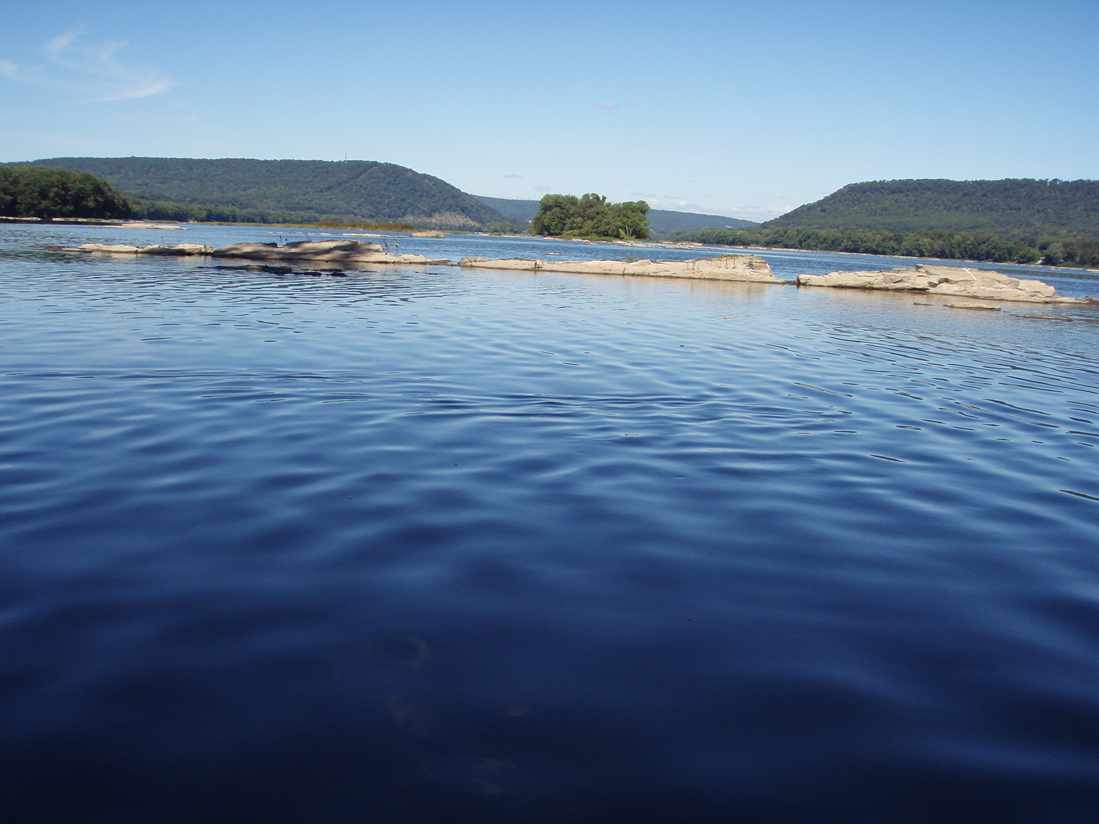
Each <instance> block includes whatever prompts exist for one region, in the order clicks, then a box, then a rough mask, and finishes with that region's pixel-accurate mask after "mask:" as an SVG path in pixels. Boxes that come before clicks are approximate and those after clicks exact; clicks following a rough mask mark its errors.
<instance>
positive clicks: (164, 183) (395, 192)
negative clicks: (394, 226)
mask: <svg viewBox="0 0 1099 824" xmlns="http://www.w3.org/2000/svg"><path fill="white" fill-rule="evenodd" d="M35 163H36V164H38V165H41V166H49V167H54V168H63V169H72V170H76V171H82V172H88V173H91V174H94V175H97V176H98V177H101V178H103V179H104V180H106V181H107V182H108V183H110V184H112V185H113V186H115V187H117V188H118V189H121V190H122V191H124V192H126V193H127V194H129V195H131V196H132V198H133V200H134V206H135V212H136V213H137V215H139V216H141V217H147V218H156V219H173V220H212V221H228V222H232V221H247V222H258V223H313V222H317V221H321V220H324V221H339V222H347V223H354V222H360V223H361V222H371V221H373V222H388V223H394V222H395V223H408V224H416V225H430V226H445V227H465V228H477V227H480V226H482V225H485V224H488V223H493V222H499V221H500V220H501V217H500V215H498V214H497V213H496V212H494V211H493V210H492V209H490V208H489V207H488V206H486V205H484V204H483V203H481V202H480V201H479V200H477V199H476V198H474V197H473V196H472V195H467V194H466V193H465V192H463V191H461V190H459V189H456V188H455V187H453V186H451V185H450V184H449V183H446V182H445V181H442V180H440V179H438V178H436V177H431V176H430V175H424V174H419V173H418V172H414V171H412V170H411V169H407V168H405V167H403V166H396V165H394V164H392V163H374V162H368V161H357V160H352V161H344V162H328V161H322V160H246V159H235V158H230V159H220V160H197V159H190V158H155V157H123V158H54V159H51V160H39V161H35Z"/></svg>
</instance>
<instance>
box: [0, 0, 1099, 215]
mask: <svg viewBox="0 0 1099 824" xmlns="http://www.w3.org/2000/svg"><path fill="white" fill-rule="evenodd" d="M0 25H2V29H0V112H2V113H3V121H4V122H3V125H2V128H0V160H27V159H33V158H38V157H51V156H58V155H95V156H119V155H166V156H183V157H263V158H279V157H284V158H291V157H293V158H320V159H329V160H338V159H342V158H343V157H344V154H345V153H346V154H347V155H348V156H349V157H351V158H353V159H364V160H385V161H390V162H393V163H400V164H403V165H406V166H410V167H412V168H414V169H416V170H418V171H423V172H427V173H430V174H434V175H438V176H439V177H442V178H443V179H445V180H448V181H450V182H452V183H454V184H455V185H457V186H459V187H461V188H463V189H465V190H466V191H471V192H475V193H477V194H488V195H496V196H501V197H527V198H537V197H540V196H541V194H543V193H545V192H547V191H555V192H559V191H560V192H576V193H580V192H584V191H598V192H603V193H605V194H607V195H608V196H609V197H611V198H612V199H615V200H618V199H635V198H641V197H643V198H645V199H647V200H649V201H650V203H652V205H654V206H656V207H660V208H673V209H675V208H679V209H691V210H697V211H709V212H715V213H723V214H733V215H740V216H744V217H748V218H765V217H768V216H771V215H773V214H777V213H779V212H782V211H785V210H787V209H789V208H792V207H794V206H796V205H799V204H801V203H804V202H807V201H810V200H815V199H817V198H819V197H821V196H823V195H825V194H827V193H828V192H830V191H833V190H834V189H836V188H838V187H840V186H842V185H844V184H846V183H850V182H853V181H856V180H875V179H883V178H899V177H949V178H1001V177H1059V178H1065V179H1072V178H1082V177H1087V178H1095V177H1099V105H1097V100H1099V88H1097V86H1099V2H1096V1H1095V0H1088V2H1057V1H1056V0H1053V1H1052V2H1045V3H1039V2H996V3H994V2H979V0H976V1H974V2H965V3H962V2H955V3H937V2H919V3H892V4H886V3H869V2H865V3H864V2H858V0H853V1H852V2H845V3H831V2H805V3H802V2H790V3H777V2H772V3H762V2H754V3H738V2H691V1H690V0H681V2H678V3H669V2H660V3H646V2H643V1H642V2H632V3H625V2H617V1H616V0H604V2H598V1H597V0H589V2H586V3H574V2H569V1H568V0H560V1H559V2H553V3H532V2H507V3H504V2H476V0H468V2H464V3H437V2H418V1H417V0H403V1H402V2H387V3H379V4H374V3H371V2H362V1H361V0H360V1H359V2H354V3H324V2H312V3H301V2H293V3H291V2H278V1H277V0H272V1H271V2H267V3H263V4H247V3H233V2H228V0H222V1H221V2H217V3H207V2H191V3H188V2H176V3H171V4H168V3H165V4H160V3H127V2H123V0H116V1H115V2H110V3H105V2H88V0H85V2H81V3H68V2H51V3H15V4H11V6H9V7H7V8H6V9H5V11H4V14H3V20H2V23H0Z"/></svg>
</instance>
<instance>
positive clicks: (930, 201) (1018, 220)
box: [765, 179, 1099, 239]
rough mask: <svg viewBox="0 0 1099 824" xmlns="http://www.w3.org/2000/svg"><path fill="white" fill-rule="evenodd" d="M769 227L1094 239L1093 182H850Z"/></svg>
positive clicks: (1097, 208)
mask: <svg viewBox="0 0 1099 824" xmlns="http://www.w3.org/2000/svg"><path fill="white" fill-rule="evenodd" d="M765 225H766V226H768V227H773V228H780V227H781V228H790V227H799V228H810V229H889V230H892V231H901V232H919V231H939V232H988V233H994V234H1007V235H1012V236H1015V237H1020V238H1024V239H1027V238H1029V239H1037V238H1038V237H1040V236H1042V235H1061V236H1070V235H1071V236H1079V235H1083V236H1088V237H1091V238H1099V181H1096V180H1067V181H1066V180H1022V179H1020V180H965V181H962V180H883V181H875V182H870V183H852V184H851V185H849V186H844V187H843V188H842V189H840V190H839V191H837V192H834V193H833V194H830V195H828V197H826V198H823V199H822V200H818V201H816V202H815V203H809V204H806V205H805V206H801V207H799V208H797V209H794V210H793V211H792V212H788V213H787V214H785V215H783V216H782V217H779V218H776V219H774V220H772V221H770V222H768V223H767V224H765Z"/></svg>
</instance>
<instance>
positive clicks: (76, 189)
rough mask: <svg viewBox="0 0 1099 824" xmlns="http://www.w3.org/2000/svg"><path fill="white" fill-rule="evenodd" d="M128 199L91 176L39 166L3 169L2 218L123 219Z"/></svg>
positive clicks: (0, 180) (127, 212)
mask: <svg viewBox="0 0 1099 824" xmlns="http://www.w3.org/2000/svg"><path fill="white" fill-rule="evenodd" d="M132 211H133V210H132V207H131V205H130V202H129V200H127V198H126V197H125V196H124V195H123V194H121V193H120V192H118V191H116V190H115V189H114V188H113V187H111V186H110V185H109V184H107V183H104V182H103V181H102V180H99V179H98V178H96V177H93V176H92V175H90V174H84V173H83V172H71V171H65V170H62V169H47V168H42V167H37V166H0V216H3V217H32V218H41V219H43V220H53V219H56V218H100V219H110V218H124V217H129V216H130V215H131V214H132Z"/></svg>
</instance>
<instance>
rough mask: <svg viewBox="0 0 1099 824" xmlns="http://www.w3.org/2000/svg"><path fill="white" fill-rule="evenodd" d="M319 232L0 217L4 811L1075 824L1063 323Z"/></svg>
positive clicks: (1085, 325) (1098, 547)
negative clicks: (289, 250)
mask: <svg viewBox="0 0 1099 824" xmlns="http://www.w3.org/2000/svg"><path fill="white" fill-rule="evenodd" d="M340 234H341V233H339V232H333V233H331V234H330V235H326V234H325V233H321V232H304V231H300V230H289V229H277V228H270V229H262V228H257V227H208V226H204V227H198V226H189V227H187V228H185V229H183V230H179V231H175V232H167V231H165V232H159V231H149V230H145V231H140V230H123V229H116V228H102V227H98V228H93V227H89V228H80V227H72V226H53V227H50V226H0V295H2V296H3V297H2V300H0V650H2V655H0V800H2V803H3V808H4V809H5V810H6V811H7V813H6V814H7V815H10V816H12V818H11V820H13V821H15V820H19V821H46V820H75V821H96V822H99V821H102V822H130V821H134V822H138V821H140V822H151V821H189V822H196V821H214V820H255V821H368V820H402V821H407V820H416V819H424V820H438V819H440V818H443V817H444V816H446V817H453V818H455V819H456V820H465V819H466V818H468V819H469V820H481V821H484V820H546V821H562V820H591V819H598V818H609V817H611V816H612V815H617V816H629V818H627V819H625V820H629V819H630V818H632V819H633V820H653V821H656V820H660V821H665V820H681V821H687V820H710V819H712V820H722V821H729V820H745V821H749V820H750V821H761V820H769V821H770V820H773V821H833V820H834V821H847V822H854V821H874V822H879V821H881V822H885V821H889V822H906V821H914V822H915V821H921V822H922V821H929V820H942V819H946V820H954V819H965V820H969V821H979V820H995V821H1020V822H1022V821H1026V822H1036V821H1043V822H1045V821H1051V822H1062V821H1065V822H1076V821H1081V822H1083V821H1094V820H1097V817H1099V816H1097V815H1096V812H1097V811H1099V311H1097V310H1096V309H1095V308H1094V307H1089V306H1058V307H1045V306H1032V305H1026V304H1020V305H1016V306H1008V307H1006V308H1005V309H1004V311H1000V312H974V311H962V310H957V309H950V308H946V307H945V306H944V305H942V304H936V305H924V303H926V301H924V300H921V299H920V298H918V297H915V296H912V295H891V294H873V293H859V292H850V291H834V290H809V289H803V290H799V289H795V288H792V287H773V286H745V285H736V284H725V283H720V282H707V281H677V280H661V279H653V278H622V277H605V276H604V277H599V276H583V275H563V274H562V275H556V274H550V273H541V274H538V275H533V274H531V273H523V272H501V271H486V270H474V269H457V268H451V267H433V266H428V267H393V268H388V269H378V270H375V271H362V272H347V273H344V274H345V276H343V277H334V276H331V275H330V274H318V273H316V272H308V271H300V272H290V273H280V272H271V271H256V270H251V269H246V268H240V267H238V266H230V265H226V264H224V263H223V264H221V265H216V264H215V262H214V261H212V260H210V259H148V258H107V257H82V256H72V255H64V254H58V253H55V252H50V251H49V250H48V247H49V246H50V245H52V244H67V243H77V242H85V241H90V240H95V241H102V242H110V241H121V242H138V243H144V242H162V241H168V242H182V241H188V242H209V243H214V244H223V243H229V242H234V241H239V240H276V239H280V238H282V239H301V238H305V237H313V238H322V237H327V236H340ZM385 240H386V242H387V243H389V244H391V245H393V246H396V245H398V244H399V246H400V250H401V251H408V252H421V253H424V254H428V255H430V256H432V257H446V258H457V257H461V256H463V255H487V256H535V255H537V256H547V255H549V256H552V255H553V254H558V255H561V256H563V257H569V258H583V257H601V258H602V257H618V258H626V257H654V258H656V257H660V258H662V257H672V258H674V257H695V256H698V255H700V254H719V253H722V252H723V251H727V250H719V249H705V250H689V251H687V250H673V251H669V250H660V249H637V248H630V247H624V246H607V245H587V244H572V243H561V242H553V241H535V240H529V239H491V238H479V237H473V236H456V237H449V238H444V239H427V238H398V237H396V236H389V237H387V238H386V239H385ZM766 256H767V257H768V259H769V260H770V261H771V263H772V265H773V266H774V268H775V270H776V272H778V273H779V274H780V275H782V276H784V277H792V276H793V275H795V274H798V273H820V272H826V271H832V270H834V269H860V268H870V267H875V266H883V267H887V266H893V265H898V264H901V263H905V262H903V261H898V260H896V259H887V258H872V257H866V256H851V255H836V254H824V253H809V252H772V253H767V255H766ZM997 268H1000V269H1001V270H1003V271H1005V272H1009V273H1011V274H1013V275H1016V276H1027V277H1039V278H1042V279H1044V280H1048V281H1049V282H1051V283H1055V284H1056V285H1057V286H1058V289H1059V290H1060V291H1062V292H1064V293H1066V294H1072V295H1083V294H1088V293H1093V294H1099V288H1097V287H1099V280H1097V277H1099V276H1097V275H1096V274H1094V273H1087V272H1083V271H1079V270H1077V271H1069V270H1039V269H1034V268H1025V267H997ZM3 817H4V816H3V814H0V819H3Z"/></svg>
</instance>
